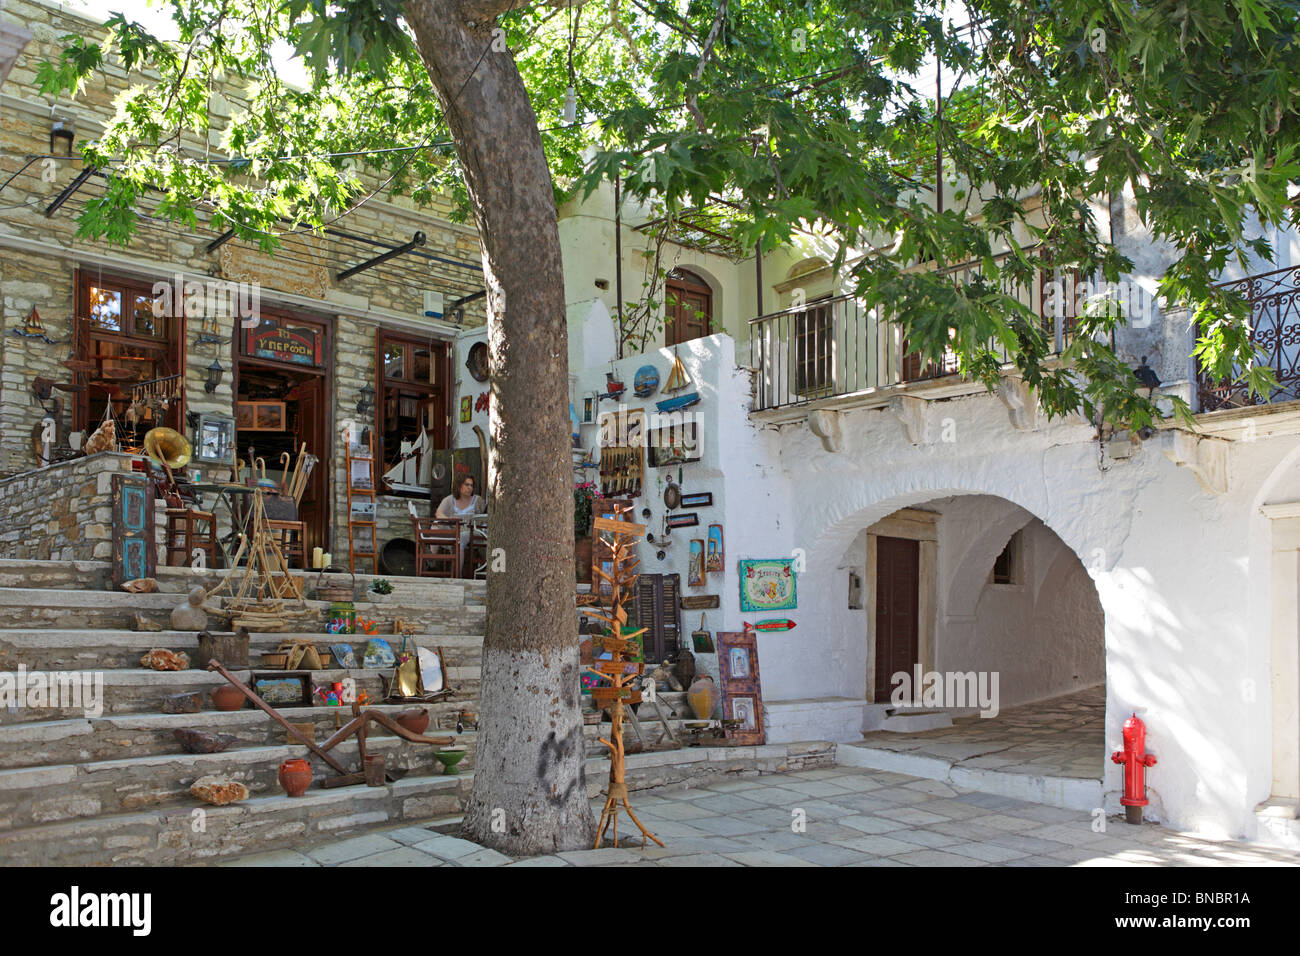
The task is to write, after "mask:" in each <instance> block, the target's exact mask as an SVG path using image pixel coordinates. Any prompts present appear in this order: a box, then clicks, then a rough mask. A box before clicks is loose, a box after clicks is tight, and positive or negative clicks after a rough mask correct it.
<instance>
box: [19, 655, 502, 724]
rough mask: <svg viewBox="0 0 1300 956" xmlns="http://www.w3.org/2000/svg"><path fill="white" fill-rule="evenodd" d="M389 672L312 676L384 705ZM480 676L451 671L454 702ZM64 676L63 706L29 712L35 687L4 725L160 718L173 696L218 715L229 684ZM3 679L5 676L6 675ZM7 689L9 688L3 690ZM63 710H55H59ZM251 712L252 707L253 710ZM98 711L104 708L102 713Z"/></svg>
mask: <svg viewBox="0 0 1300 956" xmlns="http://www.w3.org/2000/svg"><path fill="white" fill-rule="evenodd" d="M390 671H391V669H389V670H366V669H354V670H346V669H331V670H321V671H312V672H311V680H312V683H313V684H314V685H315V686H318V687H320V686H325V685H327V684H333V683H334V682H336V681H341V680H344V679H346V678H348V677H351V678H352V679H353V680H355V681H356V685H357V690H358V691H362V690H364V691H367V692H368V693H369V694H370V695H371V697H372V698H374V699H378V698H379V697H380V696H381V695H382V693H383V688H382V684H381V681H380V675H381V674H387V673H389V672H390ZM479 672H480V665H479V663H478V661H477V660H475V661H474V663H473V664H469V665H466V666H463V667H455V666H449V667H448V668H447V681H448V683H449V685H450V687H451V688H452V689H453V690H454V691H455V694H454V699H455V700H457V701H460V702H465V703H466V704H467V705H468V702H469V701H473V700H477V699H478V695H479ZM62 673H63V674H66V675H68V676H67V677H66V678H64V679H65V680H66V681H69V682H70V683H71V686H70V687H69V686H64V687H62V688H60V689H59V696H58V699H57V701H56V700H55V698H54V697H53V695H52V696H51V697H50V698H49V699H47V700H46V701H44V703H46V705H47V706H43V707H42V706H28V704H29V702H32V701H33V699H34V698H33V694H34V690H33V685H32V684H30V683H29V684H28V687H27V697H26V699H25V701H24V703H23V706H12V707H6V708H4V709H0V725H5V724H20V723H30V722H32V721H42V720H67V719H70V718H79V717H87V716H102V715H104V714H108V715H114V714H142V713H145V714H147V713H158V712H159V711H160V710H161V705H162V700H163V698H165V697H169V696H171V695H173V694H186V693H194V692H198V693H200V694H202V695H203V707H204V709H205V710H207V709H215V708H214V707H213V705H212V702H211V698H210V697H209V693H210V692H211V691H212V690H213V689H215V688H217V687H220V686H222V685H224V684H225V683H226V680H225V678H224V677H222V676H221V675H220V674H217V673H213V672H209V671H199V670H187V671H153V670H143V669H135V670H127V669H120V670H104V671H94V672H91V671H65V672H62ZM231 673H232V674H234V676H235V677H236V678H238V679H239V680H242V681H246V680H247V678H248V675H249V673H250V672H249V671H247V670H239V671H232V672H231ZM40 674H41V675H42V676H40V677H34V675H32V674H28V675H27V678H28V680H29V681H30V680H33V679H36V680H41V681H42V682H43V683H44V684H45V686H47V687H48V686H49V684H50V683H52V681H51V680H50V679H49V676H48V672H40ZM0 676H2V675H0ZM96 688H98V689H99V690H102V699H101V698H98V696H97V695H98V691H97V690H96ZM0 689H3V688H0ZM87 690H89V692H90V698H89V703H90V705H91V707H90V710H91V711H92V713H89V714H88V713H87V705H86V701H87V697H86V692H87ZM56 703H57V706H50V705H53V704H56ZM245 706H247V707H251V706H252V705H251V704H246V705H245ZM96 707H98V708H99V710H98V712H96Z"/></svg>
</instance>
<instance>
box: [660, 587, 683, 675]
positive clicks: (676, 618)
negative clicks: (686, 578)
mask: <svg viewBox="0 0 1300 956" xmlns="http://www.w3.org/2000/svg"><path fill="white" fill-rule="evenodd" d="M681 595H682V576H681V575H680V574H665V575H664V581H663V595H662V599H661V600H660V608H661V611H662V619H661V620H662V631H663V657H661V658H660V660H665V661H666V660H676V658H677V652H678V650H679V649H680V648H681V646H682V611H681V603H680V602H681Z"/></svg>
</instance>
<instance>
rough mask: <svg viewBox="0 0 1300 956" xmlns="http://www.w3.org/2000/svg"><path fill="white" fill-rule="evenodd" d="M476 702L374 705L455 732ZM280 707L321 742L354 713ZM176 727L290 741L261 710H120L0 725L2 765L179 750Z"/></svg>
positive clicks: (249, 743)
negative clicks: (423, 715) (416, 712)
mask: <svg viewBox="0 0 1300 956" xmlns="http://www.w3.org/2000/svg"><path fill="white" fill-rule="evenodd" d="M474 704H475V702H474V701H469V702H466V701H452V700H448V701H439V702H437V703H426V704H378V705H376V709H379V710H382V711H383V712H384V713H386V714H390V715H396V714H400V713H401V712H402V711H405V710H410V709H411V708H412V707H416V706H418V707H425V708H428V710H429V716H430V722H429V730H428V733H429V734H431V735H446V734H453V735H454V734H455V725H456V715H457V714H458V713H459V712H460V711H461V710H462V709H469V710H472V709H473V707H474ZM279 711H280V714H281V715H282V716H283V717H284V718H285V719H286V720H288V721H289V722H291V723H297V724H303V723H308V722H310V723H312V724H314V725H315V727H316V736H315V739H316V740H317V741H318V742H319V741H324V740H325V739H326V738H328V737H329V735H330V734H332V733H333V732H334V731H335V730H336V729H337V728H338V727H340V726H342V725H343V723H345V722H346V721H347V720H350V719H351V717H352V713H351V710H350V708H339V707H323V706H322V707H282V708H280V709H279ZM178 729H190V730H202V731H206V732H208V733H216V734H232V735H234V736H235V737H237V738H238V740H237V742H236V743H234V744H233V745H232V746H233V747H263V746H269V745H272V744H283V743H287V742H288V740H287V731H286V730H285V729H284V728H283V727H281V726H280V725H279V724H278V723H276V722H275V721H274V720H272V719H271V718H270V717H269V716H267V715H266V714H264V713H262V712H261V711H260V710H237V711H220V710H205V711H202V712H200V713H197V714H122V715H119V716H109V717H95V718H81V719H72V720H50V721H37V722H31V723H23V724H8V725H5V726H0V769H5V770H9V769H15V768H18V767H40V766H45V765H49V764H70V763H88V762H93V761H103V760H120V759H123V758H126V757H145V756H155V755H160V754H175V753H178V752H180V749H181V748H180V745H179V744H178V743H177V741H176V737H175V735H174V731H176V730H178ZM370 733H372V734H374V735H379V736H386V735H388V731H387V730H385V729H383V728H382V727H379V726H377V725H372V728H371V731H370ZM295 746H299V745H297V744H295ZM466 759H468V758H466Z"/></svg>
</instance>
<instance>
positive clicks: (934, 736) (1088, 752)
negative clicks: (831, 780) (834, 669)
mask: <svg viewBox="0 0 1300 956" xmlns="http://www.w3.org/2000/svg"><path fill="white" fill-rule="evenodd" d="M1105 732H1106V688H1105V686H1104V685H1099V686H1097V687H1089V688H1086V689H1085V690H1080V691H1075V692H1074V693H1073V694H1064V695H1062V696H1060V697H1053V698H1051V699H1049V700H1043V701H1037V702H1036V703H1032V704H1024V705H1022V706H1019V707H1008V708H1007V709H1006V710H1003V711H1002V712H1001V713H999V714H998V715H997V716H996V717H992V718H989V719H987V720H986V719H984V718H982V717H978V716H972V717H961V718H958V719H956V720H954V721H953V725H952V726H951V727H945V728H942V729H939V730H922V731H916V732H913V733H906V734H898V733H892V732H890V731H876V732H875V733H869V734H864V735H863V740H862V743H861V744H855V746H860V747H861V746H865V747H871V748H874V749H878V750H892V751H895V752H898V753H907V754H909V755H913V756H922V757H936V758H938V759H941V760H945V761H949V762H951V764H952V765H953V766H954V767H970V768H977V769H981V770H997V771H1000V772H1002V773H1024V774H1031V775H1033V776H1041V777H1077V778H1082V779H1086V780H1100V779H1101V778H1102V762H1103V760H1104V759H1105V754H1106V740H1105Z"/></svg>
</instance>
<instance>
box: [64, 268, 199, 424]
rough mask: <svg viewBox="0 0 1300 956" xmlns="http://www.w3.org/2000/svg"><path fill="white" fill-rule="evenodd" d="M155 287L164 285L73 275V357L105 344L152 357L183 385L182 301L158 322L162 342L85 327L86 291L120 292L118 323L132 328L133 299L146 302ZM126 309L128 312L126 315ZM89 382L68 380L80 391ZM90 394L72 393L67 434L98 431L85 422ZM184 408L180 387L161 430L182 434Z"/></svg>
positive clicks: (82, 272) (84, 272)
mask: <svg viewBox="0 0 1300 956" xmlns="http://www.w3.org/2000/svg"><path fill="white" fill-rule="evenodd" d="M160 281H165V280H161V279H147V278H146V279H142V278H138V277H132V276H126V275H120V274H117V273H102V272H100V271H98V270H96V271H94V272H91V271H90V270H88V269H77V270H76V272H75V275H74V284H75V302H76V315H75V317H74V319H73V336H74V345H73V351H74V353H75V355H76V357H77V358H79V359H85V360H88V359H89V358H90V357H91V355H92V354H93V352H94V345H95V343H96V342H108V343H113V344H117V345H121V346H129V347H132V348H139V349H145V350H148V351H151V352H158V353H159V358H157V359H155V362H162V363H163V364H164V366H167V367H170V368H171V369H172V371H171V372H169V373H168V374H172V375H180V381H181V382H182V383H184V382H185V358H186V349H185V314H184V311H185V309H184V302H183V301H182V302H181V303H174V304H173V305H174V312H175V314H173V315H169V316H166V317H164V318H163V319H162V321H163V322H164V323H165V328H164V334H163V335H162V336H156V335H136V334H134V331H133V330H132V329H123V330H121V331H111V330H106V329H96V328H95V327H94V326H93V325H92V324H91V321H90V290H91V289H92V288H99V289H112V290H114V291H120V292H121V293H122V296H123V298H122V318H123V319H124V320H127V319H128V317H129V321H130V323H132V324H133V323H134V321H135V319H134V316H135V310H134V307H133V304H134V299H135V297H136V296H138V295H139V296H145V297H147V298H150V299H152V298H153V297H154V295H155V293H154V286H155V285H156V284H157V283H158V282H160ZM128 306H131V307H130V308H129V311H128ZM124 324H125V323H124ZM155 377H156V376H155ZM89 379H90V375H89V374H88V373H86V372H78V373H76V374H75V375H74V376H73V381H74V382H76V383H78V384H81V385H86V384H87V383H88V382H89ZM93 388H94V387H93V386H91V387H89V388H87V389H86V390H85V391H82V392H78V393H77V394H76V398H75V400H74V401H73V403H72V428H73V430H74V431H93V430H94V429H95V428H96V427H98V425H99V422H98V421H94V422H92V421H90V402H91V398H92V391H93ZM185 405H186V402H185V389H184V387H182V388H181V390H180V400H179V401H178V402H176V403H175V404H174V405H172V407H171V408H169V409H168V411H167V414H166V416H165V419H164V421H163V422H162V424H167V425H169V426H170V427H172V428H175V429H176V430H177V431H180V432H182V433H184V432H185V430H186V429H185V424H184V423H185Z"/></svg>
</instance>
